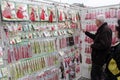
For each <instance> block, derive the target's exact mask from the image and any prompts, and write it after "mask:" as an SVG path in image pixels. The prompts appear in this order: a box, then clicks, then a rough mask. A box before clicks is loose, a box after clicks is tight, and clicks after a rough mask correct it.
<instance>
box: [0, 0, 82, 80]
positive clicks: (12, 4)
mask: <svg viewBox="0 0 120 80" xmlns="http://www.w3.org/2000/svg"><path fill="white" fill-rule="evenodd" d="M65 5H66V4H59V3H52V2H41V1H37V0H36V1H35V0H34V1H31V0H25V1H23V0H2V1H1V12H2V13H1V24H0V26H1V34H2V35H1V39H2V40H1V45H2V50H3V57H2V58H3V59H2V60H3V66H2V67H1V70H0V72H1V74H0V75H1V76H0V79H1V80H26V79H27V80H28V79H29V80H43V79H46V80H50V79H51V80H60V78H61V76H60V75H61V72H60V69H59V68H60V66H61V65H60V63H63V64H64V66H63V67H64V69H65V71H64V79H66V80H68V79H69V80H71V79H77V78H79V77H80V76H79V75H80V54H79V53H81V47H80V46H81V43H80V39H79V38H80V33H79V32H80V12H79V10H80V8H79V7H77V8H76V9H75V10H74V7H70V6H69V7H68V5H67V6H65ZM71 9H72V10H71ZM65 11H66V12H65ZM61 52H62V53H64V55H61ZM61 57H62V59H61ZM73 64H75V65H73ZM73 73H74V74H73Z"/></svg>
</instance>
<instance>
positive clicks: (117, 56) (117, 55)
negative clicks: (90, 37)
mask: <svg viewBox="0 0 120 80" xmlns="http://www.w3.org/2000/svg"><path fill="white" fill-rule="evenodd" d="M111 59H114V60H115V62H116V65H117V67H116V68H118V69H119V70H120V43H119V44H117V45H116V46H113V47H111V54H110V56H109V58H108V61H107V65H106V70H105V72H106V80H117V77H118V76H120V73H118V74H116V75H113V73H112V72H111V71H110V70H109V69H108V67H109V64H110V61H111ZM111 65H113V63H112V64H111ZM114 65H115V64H114Z"/></svg>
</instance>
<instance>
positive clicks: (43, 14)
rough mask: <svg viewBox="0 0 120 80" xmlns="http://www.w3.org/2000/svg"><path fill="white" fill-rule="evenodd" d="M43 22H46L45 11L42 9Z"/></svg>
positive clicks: (41, 17)
mask: <svg viewBox="0 0 120 80" xmlns="http://www.w3.org/2000/svg"><path fill="white" fill-rule="evenodd" d="M40 19H41V20H45V11H44V9H42V12H41V15H40Z"/></svg>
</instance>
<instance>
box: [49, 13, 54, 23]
mask: <svg viewBox="0 0 120 80" xmlns="http://www.w3.org/2000/svg"><path fill="white" fill-rule="evenodd" d="M49 22H51V23H52V22H53V12H52V11H50V16H49Z"/></svg>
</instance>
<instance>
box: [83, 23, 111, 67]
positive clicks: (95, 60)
mask: <svg viewBox="0 0 120 80" xmlns="http://www.w3.org/2000/svg"><path fill="white" fill-rule="evenodd" d="M85 34H86V35H87V36H88V37H90V38H92V39H93V42H94V43H93V44H92V45H91V48H92V64H96V65H101V66H102V65H103V64H104V63H105V60H106V57H107V55H108V53H109V50H110V46H111V42H112V31H111V29H110V28H109V27H108V25H107V23H104V24H102V25H101V26H100V27H99V28H98V30H97V32H96V33H95V34H92V33H89V32H87V31H86V32H85Z"/></svg>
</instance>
